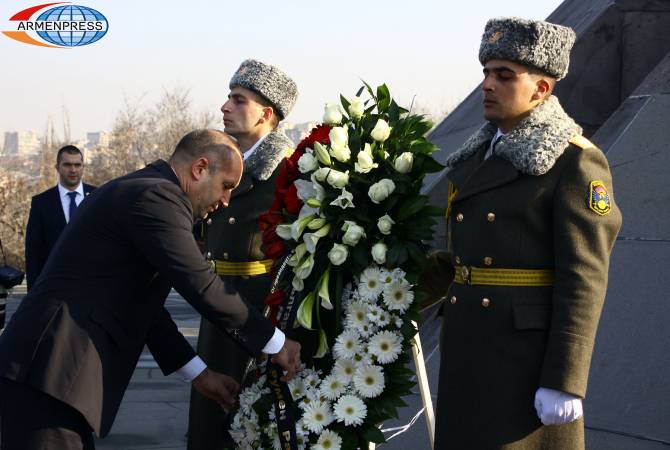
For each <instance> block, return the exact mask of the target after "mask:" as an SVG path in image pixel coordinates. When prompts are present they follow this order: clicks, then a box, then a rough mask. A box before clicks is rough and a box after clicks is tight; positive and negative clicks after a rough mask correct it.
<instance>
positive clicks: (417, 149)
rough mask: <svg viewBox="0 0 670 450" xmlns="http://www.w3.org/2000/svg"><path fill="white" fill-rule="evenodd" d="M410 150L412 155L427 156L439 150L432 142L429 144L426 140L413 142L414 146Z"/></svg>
mask: <svg viewBox="0 0 670 450" xmlns="http://www.w3.org/2000/svg"><path fill="white" fill-rule="evenodd" d="M409 150H410V151H411V152H412V153H423V154H426V155H430V154H431V153H433V152H434V151H436V150H438V147H437V145H435V144H433V143H432V142H428V141H426V140H425V139H422V140H417V141H414V142H412V145H410V147H409Z"/></svg>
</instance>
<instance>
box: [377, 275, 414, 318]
mask: <svg viewBox="0 0 670 450" xmlns="http://www.w3.org/2000/svg"><path fill="white" fill-rule="evenodd" d="M411 289H412V285H411V284H409V283H408V282H407V280H396V281H392V282H391V283H389V284H387V285H386V286H384V304H385V305H386V306H387V307H388V309H391V310H394V311H400V312H405V311H407V308H409V306H410V305H411V304H412V302H413V301H414V292H412V290H411Z"/></svg>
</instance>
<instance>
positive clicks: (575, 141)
mask: <svg viewBox="0 0 670 450" xmlns="http://www.w3.org/2000/svg"><path fill="white" fill-rule="evenodd" d="M569 142H570V143H571V144H572V145H576V146H577V147H579V148H581V149H582V150H584V149H585V148H591V147H595V145H594V144H593V142H591V141H589V140H588V139H586V138H585V137H584V136H582V135H580V134H578V135H577V136H573V137H572V138H571V139H570V141H569Z"/></svg>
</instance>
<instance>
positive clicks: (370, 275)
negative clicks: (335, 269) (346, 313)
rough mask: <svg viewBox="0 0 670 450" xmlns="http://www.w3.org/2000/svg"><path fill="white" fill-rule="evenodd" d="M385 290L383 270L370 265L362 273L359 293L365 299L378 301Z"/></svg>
mask: <svg viewBox="0 0 670 450" xmlns="http://www.w3.org/2000/svg"><path fill="white" fill-rule="evenodd" d="M383 290H384V283H383V281H382V271H381V270H380V269H379V267H374V266H372V267H368V268H367V269H365V270H364V271H363V273H362V274H361V278H360V281H359V282H358V294H359V295H360V297H361V298H362V299H363V300H366V301H376V300H377V298H378V297H379V295H380V294H381V293H382V291H383Z"/></svg>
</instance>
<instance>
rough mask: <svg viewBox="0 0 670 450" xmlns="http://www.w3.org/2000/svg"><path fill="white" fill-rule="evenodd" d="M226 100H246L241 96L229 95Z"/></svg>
mask: <svg viewBox="0 0 670 450" xmlns="http://www.w3.org/2000/svg"><path fill="white" fill-rule="evenodd" d="M228 98H232V99H233V100H246V99H247V98H246V97H245V96H244V95H242V94H230V95H228Z"/></svg>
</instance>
